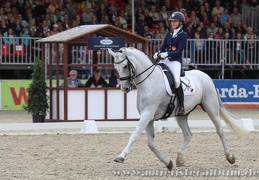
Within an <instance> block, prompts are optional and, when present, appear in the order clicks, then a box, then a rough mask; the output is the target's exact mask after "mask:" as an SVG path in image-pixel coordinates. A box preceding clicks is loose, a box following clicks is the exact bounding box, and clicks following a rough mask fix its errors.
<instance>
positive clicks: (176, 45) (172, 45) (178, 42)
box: [159, 29, 187, 63]
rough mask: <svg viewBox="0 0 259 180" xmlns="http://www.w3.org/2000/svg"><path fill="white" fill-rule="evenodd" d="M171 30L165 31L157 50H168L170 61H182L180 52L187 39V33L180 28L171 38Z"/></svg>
mask: <svg viewBox="0 0 259 180" xmlns="http://www.w3.org/2000/svg"><path fill="white" fill-rule="evenodd" d="M172 36H173V31H170V32H168V33H167V35H166V37H165V39H164V41H163V44H162V46H161V48H160V50H159V52H166V51H165V50H167V52H168V59H169V60H170V61H178V62H180V63H182V53H183V50H184V48H185V45H186V41H187V33H186V32H184V31H183V29H180V30H179V31H178V33H177V35H176V36H175V37H174V38H172Z"/></svg>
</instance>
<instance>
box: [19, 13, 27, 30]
mask: <svg viewBox="0 0 259 180" xmlns="http://www.w3.org/2000/svg"><path fill="white" fill-rule="evenodd" d="M17 18H18V19H20V21H21V25H22V26H23V27H28V26H29V24H28V22H27V21H26V20H24V19H23V17H22V14H18V15H17Z"/></svg>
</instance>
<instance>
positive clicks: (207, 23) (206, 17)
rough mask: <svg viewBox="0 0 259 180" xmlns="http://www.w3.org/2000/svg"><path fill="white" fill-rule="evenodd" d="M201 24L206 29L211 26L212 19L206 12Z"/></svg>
mask: <svg viewBox="0 0 259 180" xmlns="http://www.w3.org/2000/svg"><path fill="white" fill-rule="evenodd" d="M201 22H202V23H203V24H204V26H205V28H206V29H207V28H208V27H209V26H210V19H209V17H208V15H207V13H206V12H203V14H202V18H201Z"/></svg>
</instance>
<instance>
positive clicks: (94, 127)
mask: <svg viewBox="0 0 259 180" xmlns="http://www.w3.org/2000/svg"><path fill="white" fill-rule="evenodd" d="M240 123H243V126H244V127H245V128H246V129H247V130H249V131H256V130H255V127H259V120H252V119H249V118H246V119H241V121H240ZM137 124H138V121H98V120H96V121H95V120H85V121H84V122H58V123H9V124H7V123H3V124H0V133H1V131H12V133H15V132H18V131H36V130H55V131H54V132H53V131H52V132H51V133H50V134H53V133H62V131H61V130H64V129H70V130H71V129H75V133H84V134H95V133H100V132H99V131H98V128H135V127H136V126H137ZM188 124H189V126H190V128H201V127H202V128H215V127H214V125H213V123H212V122H211V121H210V120H190V121H189V122H188ZM221 124H222V126H223V127H226V124H225V122H224V121H221ZM154 126H155V130H156V131H158V132H176V131H177V130H178V129H180V128H179V127H178V125H177V123H176V121H175V120H174V118H168V119H167V120H159V121H155V123H154ZM203 131H204V132H208V130H202V131H199V132H203ZM47 133H48V132H44V134H47ZM105 133H114V131H113V132H112V131H109V130H107V131H105ZM1 134H3V132H2V133H1ZM4 134H7V133H6V132H4ZM17 134H19V133H17ZM30 134H31V133H30ZM35 134H38V133H35Z"/></svg>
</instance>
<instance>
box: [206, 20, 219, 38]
mask: <svg viewBox="0 0 259 180" xmlns="http://www.w3.org/2000/svg"><path fill="white" fill-rule="evenodd" d="M217 31H218V28H217V27H216V26H215V23H214V22H211V24H210V27H209V28H208V29H207V36H208V35H209V34H210V32H213V34H216V33H217Z"/></svg>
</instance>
